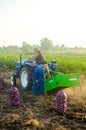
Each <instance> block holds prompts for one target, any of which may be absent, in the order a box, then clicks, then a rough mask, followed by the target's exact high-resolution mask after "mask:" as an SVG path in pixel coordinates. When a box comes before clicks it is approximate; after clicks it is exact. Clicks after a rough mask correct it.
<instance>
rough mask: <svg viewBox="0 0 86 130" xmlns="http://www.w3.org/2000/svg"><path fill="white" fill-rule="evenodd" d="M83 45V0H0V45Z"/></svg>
mask: <svg viewBox="0 0 86 130" xmlns="http://www.w3.org/2000/svg"><path fill="white" fill-rule="evenodd" d="M45 37H47V38H49V39H50V40H51V41H52V42H53V44H54V45H62V44H65V46H67V47H75V46H77V47H86V0H0V46H9V45H18V46H21V45H22V42H24V41H26V42H27V43H29V44H31V45H33V44H39V43H40V40H41V38H45Z"/></svg>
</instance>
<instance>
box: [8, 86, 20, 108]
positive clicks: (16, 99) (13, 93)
mask: <svg viewBox="0 0 86 130" xmlns="http://www.w3.org/2000/svg"><path fill="white" fill-rule="evenodd" d="M9 98H10V104H11V105H13V106H20V93H19V90H18V88H16V87H11V88H10V89H9Z"/></svg>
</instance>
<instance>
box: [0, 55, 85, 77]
mask: <svg viewBox="0 0 86 130" xmlns="http://www.w3.org/2000/svg"><path fill="white" fill-rule="evenodd" d="M28 57H29V56H27V55H26V56H23V59H26V58H28ZM19 59H20V58H19V55H16V54H15V55H6V54H5V55H0V67H2V66H3V65H4V64H5V65H7V66H8V67H9V68H11V69H15V66H16V62H17V61H18V60H19ZM46 59H47V62H50V61H52V60H56V61H57V63H58V64H59V67H58V70H59V71H60V72H64V73H80V74H85V75H86V58H85V57H82V56H81V57H80V56H59V55H54V56H51V55H48V56H46Z"/></svg>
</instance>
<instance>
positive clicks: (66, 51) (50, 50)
mask: <svg viewBox="0 0 86 130" xmlns="http://www.w3.org/2000/svg"><path fill="white" fill-rule="evenodd" d="M34 46H36V47H38V48H39V49H40V50H42V51H43V52H44V53H45V54H48V55H82V56H84V55H85V56H86V48H83V47H74V48H70V47H66V46H65V44H62V45H59V44H57V45H55V46H54V44H53V42H52V41H51V40H50V39H48V38H42V39H41V40H40V42H39V44H36V45H34V44H33V45H31V44H29V43H27V42H25V41H24V42H22V46H21V47H18V46H17V45H16V46H12V45H10V46H8V47H5V46H3V47H0V52H2V53H4V52H5V53H11V54H12V53H16V54H17V53H18V54H19V53H26V54H30V55H31V54H32V53H33V47H34Z"/></svg>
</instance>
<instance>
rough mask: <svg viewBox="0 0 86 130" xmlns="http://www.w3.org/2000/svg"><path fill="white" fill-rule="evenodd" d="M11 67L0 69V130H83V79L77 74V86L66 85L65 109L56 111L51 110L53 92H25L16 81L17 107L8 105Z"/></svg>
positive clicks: (85, 83) (85, 109) (85, 102)
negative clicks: (0, 85) (0, 81)
mask: <svg viewBox="0 0 86 130" xmlns="http://www.w3.org/2000/svg"><path fill="white" fill-rule="evenodd" d="M11 73H12V70H10V69H6V70H5V71H4V70H3V69H0V76H1V77H4V81H5V84H6V86H5V89H4V90H0V130H85V129H86V79H85V76H84V75H81V86H76V87H71V88H66V89H64V90H63V91H65V92H66V94H67V111H66V112H65V113H63V114H60V113H58V112H57V111H56V109H55V103H56V93H57V91H58V90H54V91H52V92H51V93H46V94H44V95H37V96H35V95H34V94H33V91H32V90H31V91H28V90H27V91H25V90H22V88H21V87H20V85H19V82H18V81H17V86H16V87H17V88H18V89H19V92H20V97H21V106H20V107H15V106H11V105H10V102H9V95H8V91H9V89H10V87H11V85H10V75H11Z"/></svg>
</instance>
